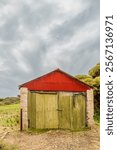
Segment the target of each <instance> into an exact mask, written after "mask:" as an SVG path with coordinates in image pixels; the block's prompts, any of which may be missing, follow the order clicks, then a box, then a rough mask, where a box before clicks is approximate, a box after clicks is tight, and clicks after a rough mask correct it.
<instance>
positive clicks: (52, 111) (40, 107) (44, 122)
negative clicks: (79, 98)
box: [36, 93, 58, 129]
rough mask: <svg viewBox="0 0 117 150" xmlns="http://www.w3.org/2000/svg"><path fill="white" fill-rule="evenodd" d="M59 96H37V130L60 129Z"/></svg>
mask: <svg viewBox="0 0 117 150" xmlns="http://www.w3.org/2000/svg"><path fill="white" fill-rule="evenodd" d="M57 108H58V102H57V94H53V93H52V94H50V93H49V94H48V93H47V94H46V93H44V94H36V128H39V129H44V128H45V129H50V128H58V111H57Z"/></svg>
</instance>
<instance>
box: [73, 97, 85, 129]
mask: <svg viewBox="0 0 117 150" xmlns="http://www.w3.org/2000/svg"><path fill="white" fill-rule="evenodd" d="M85 103H86V99H85V96H83V95H80V94H79V95H75V96H74V99H73V129H74V130H77V129H80V128H83V127H85V125H86V124H85V119H86V112H85V111H86V109H85Z"/></svg>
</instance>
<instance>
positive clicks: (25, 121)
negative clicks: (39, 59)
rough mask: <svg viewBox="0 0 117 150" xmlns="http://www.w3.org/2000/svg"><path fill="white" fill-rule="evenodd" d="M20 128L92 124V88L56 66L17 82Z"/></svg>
mask: <svg viewBox="0 0 117 150" xmlns="http://www.w3.org/2000/svg"><path fill="white" fill-rule="evenodd" d="M20 102H21V129H27V128H35V129H71V130H78V129H79V128H84V127H85V126H86V125H88V126H90V125H92V124H93V90H92V87H90V86H89V85H87V84H85V83H83V82H81V81H79V80H77V79H76V78H74V77H73V76H71V75H69V74H67V73H65V72H64V71H62V70H60V69H57V70H54V71H52V72H50V73H48V74H46V75H43V76H41V77H38V78H36V79H34V80H31V81H29V82H26V83H24V84H22V85H20Z"/></svg>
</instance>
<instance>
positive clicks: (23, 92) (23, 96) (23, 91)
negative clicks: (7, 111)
mask: <svg viewBox="0 0 117 150" xmlns="http://www.w3.org/2000/svg"><path fill="white" fill-rule="evenodd" d="M27 100H28V89H27V88H20V109H22V129H23V130H26V129H27V128H28V116H27Z"/></svg>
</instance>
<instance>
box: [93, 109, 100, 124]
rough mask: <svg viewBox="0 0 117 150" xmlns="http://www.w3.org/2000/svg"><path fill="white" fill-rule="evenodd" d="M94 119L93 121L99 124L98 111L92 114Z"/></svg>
mask: <svg viewBox="0 0 117 150" xmlns="http://www.w3.org/2000/svg"><path fill="white" fill-rule="evenodd" d="M94 121H95V123H96V124H97V125H99V124H100V113H99V112H98V113H95V115H94Z"/></svg>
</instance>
